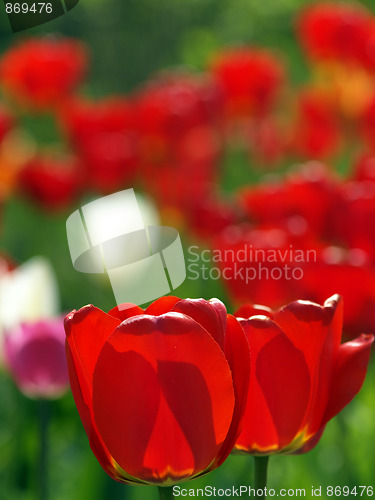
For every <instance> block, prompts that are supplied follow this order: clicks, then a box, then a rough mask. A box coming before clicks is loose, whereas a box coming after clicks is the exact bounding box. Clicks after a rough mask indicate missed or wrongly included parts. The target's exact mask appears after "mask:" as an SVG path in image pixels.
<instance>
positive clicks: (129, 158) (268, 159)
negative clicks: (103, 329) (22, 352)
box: [0, 0, 375, 500]
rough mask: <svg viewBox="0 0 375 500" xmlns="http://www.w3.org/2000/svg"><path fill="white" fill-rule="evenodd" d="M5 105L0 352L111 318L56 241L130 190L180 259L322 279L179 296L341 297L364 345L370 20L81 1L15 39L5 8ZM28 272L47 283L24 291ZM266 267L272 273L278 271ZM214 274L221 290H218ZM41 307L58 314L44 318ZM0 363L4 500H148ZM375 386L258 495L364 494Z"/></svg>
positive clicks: (285, 459) (371, 206) (240, 473)
mask: <svg viewBox="0 0 375 500" xmlns="http://www.w3.org/2000/svg"><path fill="white" fill-rule="evenodd" d="M311 6H312V7H311ZM314 6H316V8H315V7H314ZM310 7H311V8H310ZM0 90H1V101H0V254H1V258H2V260H1V266H0V302H1V300H2V301H3V304H0V311H1V314H2V316H0V329H4V330H5V334H7V332H8V333H9V332H13V333H12V335H13V334H14V335H15V333H14V329H15V328H16V327H17V326H19V323H20V322H21V321H25V320H27V321H29V322H35V321H38V320H42V321H45V324H47V323H48V321H52V320H53V318H56V317H58V316H59V315H63V314H64V313H66V312H69V311H70V310H72V309H78V308H80V307H82V306H83V305H85V304H87V303H93V304H95V305H96V306H98V307H100V308H102V309H104V310H109V309H110V308H112V307H113V306H114V305H115V303H114V297H113V293H112V290H111V288H110V286H109V283H108V281H107V279H106V277H103V276H95V275H89V274H80V273H78V272H76V271H75V270H74V269H73V266H72V262H71V259H70V255H69V250H68V246H67V240H66V228H65V222H66V218H67V217H68V215H69V214H70V213H72V212H73V211H74V210H76V209H77V208H78V207H80V206H81V205H83V204H84V203H86V202H88V201H90V200H92V199H94V198H96V197H99V196H102V195H105V194H110V193H111V192H115V191H119V190H121V189H125V188H128V187H134V188H135V189H136V190H137V191H139V192H141V193H143V195H144V196H145V197H146V198H147V199H148V200H149V202H150V203H153V204H155V206H156V207H157V211H158V214H159V216H160V218H161V220H162V222H163V223H165V224H166V225H171V226H174V227H176V228H178V230H179V231H180V234H181V236H182V239H183V245H184V248H185V249H188V247H189V246H190V245H194V246H195V248H196V249H197V250H196V251H197V252H201V251H203V250H205V249H209V250H210V251H213V250H221V251H223V250H232V251H235V250H238V249H240V248H242V247H243V245H244V244H248V245H252V246H253V247H254V248H259V249H279V250H281V251H282V252H284V251H285V250H288V249H293V250H296V249H298V250H301V251H303V252H307V251H308V250H314V251H315V252H316V259H315V260H314V261H313V262H295V261H294V260H293V256H291V258H290V260H288V262H287V264H288V265H290V268H291V269H294V268H296V267H298V268H301V269H302V270H303V276H304V277H303V279H302V280H286V279H269V280H260V279H254V280H251V281H250V282H248V283H246V282H245V280H243V279H241V277H239V278H235V276H236V269H238V266H240V267H241V266H243V267H246V266H247V267H249V266H252V265H255V264H258V263H254V262H251V259H248V260H247V261H246V262H234V261H233V259H228V261H227V262H224V263H223V262H221V263H215V262H211V263H209V264H208V266H211V267H215V269H216V271H215V273H212V274H211V277H210V276H209V277H208V279H204V278H203V276H202V265H207V263H206V262H204V261H203V260H202V261H199V263H200V267H199V273H198V274H199V275H200V278H198V279H193V274H194V273H192V272H189V269H188V276H187V280H186V281H185V283H184V284H183V285H181V286H180V287H179V288H178V289H177V290H176V292H175V293H176V295H179V296H181V297H201V296H203V297H205V298H209V297H218V298H220V299H222V300H224V301H225V303H226V305H227V307H228V310H229V312H233V311H234V310H235V309H236V308H237V307H238V306H240V305H241V304H243V303H244V302H254V303H264V304H265V305H268V306H271V307H279V306H281V305H282V304H285V303H287V302H289V301H291V300H295V299H299V298H303V299H310V300H315V301H318V302H320V303H322V302H323V301H324V299H325V298H327V297H329V296H330V295H331V294H333V293H335V292H338V293H341V294H342V295H343V297H344V307H345V324H344V336H345V338H346V339H348V338H353V337H354V336H356V335H358V334H360V333H362V332H370V333H371V332H374V331H375V231H374V216H375V7H374V6H373V5H372V2H370V1H366V2H360V3H354V2H332V3H331V4H328V6H327V5H326V4H321V3H319V2H303V8H301V2H299V1H298V0H268V1H267V2H259V1H256V0H230V1H224V0H179V1H178V2H176V1H173V0H161V1H159V2H153V1H151V0H142V1H140V0H128V1H126V2H118V1H116V0H106V1H104V0H80V2H79V5H78V6H77V7H76V8H74V9H73V10H72V11H71V12H69V13H68V14H67V15H65V16H62V17H61V18H59V19H56V20H55V21H51V22H50V23H48V24H45V25H43V26H40V27H37V28H33V29H31V30H28V31H24V32H21V33H18V34H12V32H11V30H10V27H9V22H8V19H7V17H6V14H5V11H4V9H2V8H1V9H0ZM206 255H207V254H206ZM35 257H38V258H41V261H38V260H37V262H36V265H37V266H38V265H41V268H42V270H40V268H38V269H39V271H37V272H35V276H34V275H33V272H34V271H30V267H28V266H30V265H32V264H33V263H34V264H35V260H31V264H30V259H35ZM188 257H189V254H188V253H186V258H187V259H188ZM43 259H46V260H43ZM25 263H26V269H25V267H24V266H25ZM264 264H265V266H266V267H268V270H269V272H271V271H272V269H273V268H274V267H280V265H281V263H280V262H275V263H264ZM283 264H284V262H283ZM49 266H51V268H50V267H49ZM46 267H47V268H48V270H46ZM223 268H227V269H228V270H227V273H226V276H228V275H229V276H230V277H231V278H230V279H218V275H219V274H220V269H221V270H223ZM194 269H198V268H197V267H195V268H194ZM24 272H26V275H27V277H26V278H23V276H24V274H23V273H24ZM14 273H16V275H15V276H14ZM17 273H18V274H17ZM38 273H40V274H38ZM53 275H56V282H55V278H53V277H51V276H53ZM13 278H15V281H16V283H14V282H13V281H12V280H13ZM1 287H2V290H3V291H1ZM57 289H58V292H57ZM38 290H39V291H38ZM43 290H44V293H45V294H47V295H48V297H50V296H51V295H50V294H56V297H55V298H54V300H52V301H49V300H48V298H47V299H40V300H36V301H35V295H38V297H39V298H40V297H41V296H42V295H43ZM46 290H47V291H46ZM57 296H59V298H58V297H57ZM34 302H36V304H34ZM50 302H53V303H50ZM31 303H32V305H33V307H34V306H35V307H34V309H32V308H31V306H30V307H29V304H31ZM4 304H5V305H4ZM29 309H32V311H31V312H30V310H29ZM9 310H12V311H13V310H14V315H13V316H12V318H10V319H9V318H8V317H7V313H8V312H9ZM4 311H5V312H4ZM14 318H18V319H14ZM51 318H52V319H51ZM17 321H18V323H17ZM46 328H47V327H46ZM16 333H17V335H21V334H20V333H19V332H16ZM51 335H54V333H53V334H51ZM4 344H5V342H4ZM3 349H5V347H1V349H0V352H2V351H3ZM7 349H8V350H10V347H9V346H8V347H7ZM56 349H58V346H57V345H56ZM48 352H49V353H51V352H50V351H48ZM53 352H55V351H53ZM12 353H13V354H12V355H13V357H14V356H15V354H14V353H15V348H14V349H13V351H12ZM7 356H8V360H7V362H2V365H3V368H2V370H1V373H0V499H1V500H3V499H4V500H5V499H7V500H29V499H30V500H32V499H35V498H38V495H40V494H41V491H40V488H43V487H44V486H43V485H42V486H41V485H40V480H39V479H38V478H39V477H40V475H41V474H42V475H43V474H44V475H45V478H46V487H47V494H48V498H49V499H51V500H66V499H69V500H81V499H87V498H90V499H92V500H95V499H104V498H109V499H112V498H116V499H137V498H147V499H148V498H149V499H152V498H155V499H156V498H157V491H156V490H154V489H153V488H151V487H142V488H140V487H131V486H124V485H120V484H117V483H115V482H114V481H112V480H111V479H109V478H108V477H107V476H106V475H105V473H104V472H103V471H102V469H101V468H100V466H99V464H98V463H97V462H96V460H95V458H94V456H93V455H92V453H91V451H90V449H89V445H88V442H87V438H86V434H85V432H84V430H83V427H82V424H81V422H80V419H79V416H78V413H77V411H76V409H75V405H74V401H73V398H72V396H71V394H70V392H67V393H65V394H64V395H63V396H62V397H60V398H59V399H56V400H54V401H47V402H46V401H43V402H41V401H39V400H38V401H36V400H35V399H34V398H38V397H40V396H41V395H43V394H40V393H38V392H37V391H36V392H35V391H33V390H31V391H30V388H29V387H28V386H27V384H26V386H25V384H23V383H22V382H24V380H23V378H22V376H23V375H22V374H21V375H20V374H18V372H17V369H16V368H14V366H13V365H12V362H11V360H12V359H13V358H12V357H11V356H10V355H9V353H8V354H5V357H7ZM56 356H58V354H57V351H56ZM3 357H4V356H3V355H2V356H1V359H3ZM56 363H58V362H57V361H56ZM54 366H55V365H54ZM374 382H375V363H374V360H372V363H370V367H369V373H368V376H367V380H366V382H365V385H364V387H363V390H362V391H361V393H360V394H359V395H358V397H357V398H356V399H355V400H354V401H353V402H352V403H351V404H350V405H349V407H348V408H346V409H345V410H344V411H343V412H342V413H341V414H340V415H339V416H338V417H337V418H336V419H334V420H333V421H332V422H330V423H329V425H328V426H327V429H326V432H325V433H324V436H323V438H322V440H321V442H320V444H319V445H318V446H317V447H316V448H315V449H314V450H313V451H312V452H310V453H308V454H306V455H302V456H278V457H273V458H272V460H271V462H270V481H269V486H270V487H273V488H287V489H288V488H306V489H307V491H308V492H309V491H310V490H311V487H312V486H314V487H318V486H320V485H322V486H327V485H333V486H335V485H340V486H344V485H348V486H350V487H354V486H360V485H371V484H373V477H374V475H373V471H374V469H375V455H374V453H373V446H374V443H375V390H374V387H373V384H374ZM62 385H64V381H63V380H62ZM47 389H48V390H50V388H47ZM53 389H54V390H55V389H56V387H54V388H53ZM48 390H47V392H48ZM21 391H22V392H21ZM44 395H46V394H44ZM47 395H48V394H47ZM55 395H56V397H57V395H59V396H60V393H59V390H58V388H57V389H56V394H55ZM41 442H42V444H43V443H44V445H45V449H44V450H43V449H42V452H41V450H40V448H41V447H40V444H41ZM47 443H48V446H47ZM42 448H43V447H42ZM47 448H48V449H47ZM43 460H45V461H46V462H45V463H43ZM41 468H42V469H43V470H44V471H41ZM46 469H47V470H48V472H45V470H46ZM251 470H252V459H251V457H239V456H231V457H229V459H228V460H227V461H226V463H225V464H224V465H223V466H222V467H221V468H220V469H219V470H216V471H214V472H213V473H211V474H209V475H208V476H206V477H204V478H201V479H199V480H196V481H194V482H192V483H191V484H190V485H188V486H190V487H194V488H195V487H197V488H198V487H201V486H202V485H205V484H210V485H213V486H216V487H218V488H219V487H231V486H232V485H233V486H236V485H241V484H242V485H243V484H246V485H247V484H251V480H252V476H251ZM42 494H43V492H42ZM308 495H309V493H307V496H308ZM40 498H42V497H40ZM45 498H46V497H45Z"/></svg>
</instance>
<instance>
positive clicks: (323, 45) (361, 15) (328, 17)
mask: <svg viewBox="0 0 375 500" xmlns="http://www.w3.org/2000/svg"><path fill="white" fill-rule="evenodd" d="M370 22H371V16H370V13H369V12H368V11H367V10H366V8H365V7H364V6H363V5H360V4H359V3H358V4H357V3H343V2H337V3H334V2H319V3H317V4H314V5H309V6H308V7H306V8H305V9H304V10H303V11H302V13H301V14H300V16H299V19H298V24H297V32H298V36H299V38H300V40H301V43H302V46H303V47H304V49H305V50H306V52H307V54H309V55H310V56H311V57H312V58H314V59H317V60H336V61H340V62H344V63H348V62H349V63H353V62H356V63H358V62H361V61H362V60H363V57H364V54H365V53H366V39H367V34H368V29H369V24H370Z"/></svg>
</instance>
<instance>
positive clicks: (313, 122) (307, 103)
mask: <svg viewBox="0 0 375 500" xmlns="http://www.w3.org/2000/svg"><path fill="white" fill-rule="evenodd" d="M341 135H342V132H341V130H340V127H339V121H338V118H337V116H336V111H335V109H334V106H333V103H332V102H330V101H329V99H327V97H326V96H325V95H324V93H322V92H319V91H315V90H311V89H309V90H308V91H304V92H301V93H300V94H299V95H298V98H297V113H296V117H295V119H294V120H292V123H291V130H290V140H289V148H290V150H291V152H292V153H294V154H297V155H298V156H300V157H302V158H303V159H307V160H317V159H323V158H326V157H328V156H330V155H332V154H334V153H336V152H337V150H338V147H339V145H340V139H341Z"/></svg>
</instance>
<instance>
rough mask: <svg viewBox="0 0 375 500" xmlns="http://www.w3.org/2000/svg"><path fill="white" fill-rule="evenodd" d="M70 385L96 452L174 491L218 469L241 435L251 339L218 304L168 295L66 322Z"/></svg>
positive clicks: (122, 474) (138, 478) (122, 470)
mask: <svg viewBox="0 0 375 500" xmlns="http://www.w3.org/2000/svg"><path fill="white" fill-rule="evenodd" d="M65 329H66V335H67V357H68V366H69V374H70V381H71V387H72V391H73V395H74V399H75V402H76V405H77V408H78V411H79V413H80V416H81V419H82V422H83V424H84V427H85V429H86V432H87V435H88V437H89V441H90V445H91V449H92V450H93V452H94V454H95V455H96V457H97V459H98V461H99V462H100V464H101V465H102V467H103V468H104V470H105V471H106V472H107V473H108V474H109V475H110V476H111V477H113V478H114V479H117V480H119V481H124V482H131V483H132V482H133V483H143V484H145V483H146V484H150V483H151V484H156V485H170V484H173V483H176V482H179V481H183V480H186V479H190V478H192V477H196V476H198V475H201V474H204V473H206V472H208V471H209V470H211V469H213V468H215V467H217V466H219V465H220V464H221V463H222V462H223V461H224V460H225V458H226V457H227V455H228V454H229V453H230V451H231V449H232V448H233V445H234V443H235V441H236V439H237V436H238V434H239V430H240V429H239V426H240V424H241V421H242V416H243V411H244V403H245V400H246V395H247V387H248V376H249V364H250V358H249V351H248V345H247V341H246V338H245V335H244V332H243V330H242V328H241V327H240V325H239V324H238V322H237V320H235V318H234V317H233V316H230V315H227V312H226V308H225V306H224V304H222V303H221V302H220V301H219V300H217V299H211V300H210V301H206V300H203V299H196V300H191V299H186V300H181V299H178V298H177V297H163V298H161V299H159V300H157V301H155V302H153V303H152V304H151V305H150V306H149V307H148V308H147V309H146V310H145V311H144V310H143V309H141V308H140V307H138V306H133V305H129V308H128V309H125V310H122V311H119V310H118V309H117V308H116V309H113V310H112V311H110V312H109V313H108V314H106V313H104V312H103V311H101V310H100V309H97V308H95V307H93V306H86V307H84V308H82V309H80V310H79V311H78V312H75V311H73V312H72V313H70V314H69V315H68V316H67V317H66V320H65Z"/></svg>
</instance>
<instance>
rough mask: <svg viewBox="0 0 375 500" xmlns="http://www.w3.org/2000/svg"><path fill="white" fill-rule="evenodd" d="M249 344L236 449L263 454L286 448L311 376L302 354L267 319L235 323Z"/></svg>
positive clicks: (303, 405)
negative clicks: (247, 375) (244, 403)
mask: <svg viewBox="0 0 375 500" xmlns="http://www.w3.org/2000/svg"><path fill="white" fill-rule="evenodd" d="M240 323H241V325H242V326H243V328H244V330H245V333H246V336H247V338H248V340H249V345H250V355H251V373H250V387H249V394H248V400H247V407H246V412H245V417H244V427H243V430H242V433H241V434H240V437H239V438H238V440H237V443H236V449H237V450H239V451H247V452H249V451H250V452H254V453H265V454H268V453H270V452H272V451H275V450H280V449H282V448H283V447H285V446H287V445H288V444H289V443H290V442H291V441H293V439H294V438H295V437H296V436H297V434H298V433H299V432H300V430H301V423H302V421H303V417H304V415H305V412H306V409H307V405H308V401H309V394H310V386H311V382H310V377H309V373H308V367H307V365H306V361H305V359H304V356H303V353H302V352H301V351H300V350H299V349H297V348H296V347H295V346H294V345H293V343H292V342H291V341H290V340H289V339H288V337H287V336H286V335H285V334H284V332H283V331H282V330H281V329H280V328H279V326H278V325H277V324H276V323H274V322H273V321H272V320H271V319H269V318H267V317H266V316H253V317H252V318H250V319H248V320H240Z"/></svg>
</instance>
